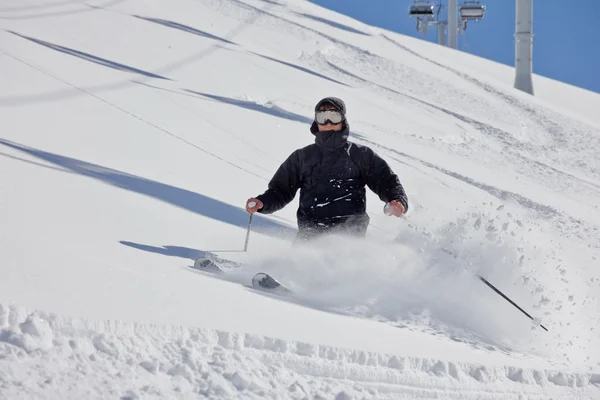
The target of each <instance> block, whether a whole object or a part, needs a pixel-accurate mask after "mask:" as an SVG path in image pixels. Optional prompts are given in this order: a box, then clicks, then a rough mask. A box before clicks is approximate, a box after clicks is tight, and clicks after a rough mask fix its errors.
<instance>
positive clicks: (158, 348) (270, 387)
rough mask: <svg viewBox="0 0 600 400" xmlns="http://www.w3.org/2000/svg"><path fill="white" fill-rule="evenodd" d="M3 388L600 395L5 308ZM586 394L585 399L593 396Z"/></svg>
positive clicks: (558, 380) (568, 377) (515, 370)
mask: <svg viewBox="0 0 600 400" xmlns="http://www.w3.org/2000/svg"><path fill="white" fill-rule="evenodd" d="M0 322H1V325H0V395H2V396H5V398H10V399H17V398H28V399H50V398H62V397H69V398H82V397H84V398H88V399H93V398H106V396H109V397H111V398H119V399H122V400H125V399H139V398H223V399H228V398H231V399H233V398H243V399H246V398H247V399H259V398H267V399H276V398H290V399H304V398H312V399H330V398H336V399H351V398H378V399H388V398H390V399H391V398H406V399H409V398H411V399H435V398H444V399H490V400H493V399H522V398H527V399H544V398H548V396H551V397H552V398H556V399H560V398H569V397H568V396H570V395H572V394H573V393H576V394H578V395H579V396H581V397H580V398H589V399H592V398H593V396H595V395H599V394H600V388H599V385H600V375H597V374H588V373H573V372H563V371H560V370H538V369H526V368H520V367H513V366H509V365H507V366H499V367H489V366H485V365H477V364H468V363H454V362H446V361H444V360H435V359H419V358H411V357H402V356H397V355H388V354H378V353H370V352H365V351H359V350H345V349H341V348H336V347H331V346H320V345H314V344H309V343H302V342H294V341H285V340H281V339H275V338H269V337H264V336H260V335H252V334H243V333H228V332H220V331H214V330H206V329H199V328H186V327H174V326H159V325H147V324H140V323H136V324H134V323H125V322H118V321H105V322H100V321H86V320H83V319H74V318H65V317H58V316H56V315H52V314H46V313H42V312H36V311H29V310H25V309H22V308H17V307H14V306H6V305H0ZM586 396H587V397H586Z"/></svg>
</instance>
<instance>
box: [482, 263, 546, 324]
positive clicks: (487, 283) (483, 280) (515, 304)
mask: <svg viewBox="0 0 600 400" xmlns="http://www.w3.org/2000/svg"><path fill="white" fill-rule="evenodd" d="M477 277H478V278H479V280H480V281H481V282H483V283H485V284H486V285H487V286H488V287H489V288H490V289H492V290H493V291H494V292H496V293H498V294H499V295H500V296H502V298H504V300H506V301H508V302H509V303H510V304H512V305H513V306H515V307H516V308H517V309H518V310H519V311H521V312H522V313H523V314H525V315H527V316H528V317H529V319H530V320H532V321H535V319H534V318H533V317H532V316H531V315H529V314H528V313H527V311H525V310H523V309H522V308H521V307H519V306H518V305H517V303H515V302H514V301H512V300H511V299H509V298H508V296H506V295H505V294H504V293H502V292H501V291H500V290H499V289H498V288H497V287H495V286H494V285H492V284H491V283H490V282H489V281H488V280H487V279H485V278H484V277H483V276H481V275H477ZM540 326H541V327H542V329H544V330H545V331H546V332H548V329H547V328H546V327H545V326H544V325H542V324H540Z"/></svg>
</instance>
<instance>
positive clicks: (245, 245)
mask: <svg viewBox="0 0 600 400" xmlns="http://www.w3.org/2000/svg"><path fill="white" fill-rule="evenodd" d="M248 206H249V207H250V208H252V207H255V206H256V203H255V202H253V201H251V202H250V203H248ZM253 215H254V214H250V219H249V220H248V230H247V231H246V242H245V243H244V251H248V241H249V240H250V227H251V226H252V216H253Z"/></svg>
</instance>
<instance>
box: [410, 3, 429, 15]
mask: <svg viewBox="0 0 600 400" xmlns="http://www.w3.org/2000/svg"><path fill="white" fill-rule="evenodd" d="M434 12H435V5H434V4H433V3H432V2H430V1H415V2H414V3H413V4H411V5H410V7H409V8H408V15H409V16H410V17H433V16H434Z"/></svg>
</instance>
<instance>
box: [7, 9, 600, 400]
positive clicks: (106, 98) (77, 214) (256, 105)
mask: <svg viewBox="0 0 600 400" xmlns="http://www.w3.org/2000/svg"><path fill="white" fill-rule="evenodd" d="M511 73H512V71H511V70H510V68H507V67H505V66H500V65H498V64H495V63H492V62H489V61H486V60H482V59H478V58H476V57H472V56H470V55H468V54H463V53H459V52H454V51H450V50H448V49H444V48H439V47H437V46H435V45H432V44H429V43H424V42H421V41H418V40H416V39H412V38H407V37H404V36H401V35H397V34H394V33H391V32H386V31H383V30H380V29H376V28H373V27H369V26H366V25H363V24H360V23H358V22H356V21H353V20H351V19H348V18H346V17H343V16H340V15H338V14H335V13H333V12H330V11H328V10H325V9H323V8H320V7H318V6H315V5H313V4H311V3H309V2H305V1H301V0H289V1H285V2H283V1H280V2H276V1H271V0H244V1H241V0H240V1H233V0H200V1H191V0H176V1H172V2H169V3H168V4H167V3H165V2H159V1H140V0H129V1H123V0H119V1H92V2H86V3H81V2H51V1H47V2H17V1H6V2H4V3H3V4H2V6H0V88H1V90H0V121H2V124H1V126H2V129H1V134H0V193H1V196H0V219H1V221H2V225H1V226H2V229H0V254H1V255H2V256H1V257H0V398H10V399H13V398H60V397H61V396H62V397H64V398H81V397H85V398H106V397H117V398H191V397H194V396H195V397H209V398H340V399H344V398H449V399H454V398H456V399H471V398H472V399H483V398H488V399H504V398H507V399H513V398H514V399H517V398H527V399H529V398H532V399H535V398H592V399H593V398H600V387H599V386H600V332H599V329H600V327H599V325H598V322H599V315H600V314H599V312H600V301H599V299H598V295H597V293H598V287H599V286H600V272H598V268H597V267H598V258H599V257H600V250H599V248H600V240H599V239H600V235H599V232H598V227H599V226H600V213H598V206H599V205H600V165H599V161H598V160H600V154H599V153H600V116H599V115H598V114H597V113H593V111H594V110H597V109H598V107H600V96H599V95H597V94H593V93H591V92H586V91H582V90H580V89H577V88H573V87H570V86H567V85H564V84H562V83H559V82H555V81H551V80H548V79H544V78H540V77H536V78H535V81H534V84H535V87H536V91H537V94H538V95H537V96H536V97H531V96H527V95H525V94H523V93H520V92H518V91H515V90H514V89H512V87H511V80H512V76H511ZM330 95H334V96H338V97H341V98H343V99H344V100H345V101H346V103H347V106H348V118H349V121H350V125H351V130H352V139H353V140H355V141H356V142H357V143H360V144H366V145H369V146H371V147H372V148H373V149H374V150H376V151H377V152H378V153H379V154H380V155H382V156H383V157H384V158H385V159H386V160H387V161H388V162H389V163H390V165H391V166H392V168H393V169H394V170H395V171H396V172H397V173H398V174H399V176H400V177H401V180H402V183H403V184H404V186H405V188H406V189H407V191H408V195H409V201H410V204H411V209H410V212H409V214H408V215H407V217H406V218H403V219H394V218H389V217H386V216H385V215H383V213H382V206H383V204H381V202H380V201H379V200H378V199H377V198H376V196H374V195H372V194H370V195H369V204H368V209H369V214H370V215H371V221H372V223H371V228H370V231H369V235H368V239H367V240H365V241H359V242H354V241H352V240H349V239H341V238H335V237H333V238H327V239H324V240H323V241H322V242H321V243H319V244H318V245H316V246H315V247H314V248H312V249H305V248H298V247H291V246H290V242H291V240H292V238H293V236H294V233H295V207H296V205H297V202H296V201H295V202H294V203H293V204H291V205H290V206H288V207H287V208H286V209H284V210H283V211H281V212H279V213H277V214H275V215H273V216H268V217H265V216H256V218H255V219H254V222H253V225H252V234H251V237H250V247H249V251H248V252H247V253H241V252H239V250H240V249H241V248H242V247H243V244H244V239H245V234H246V226H247V224H248V215H247V214H246V213H245V211H244V210H243V205H244V202H245V200H246V199H247V198H248V197H251V196H254V195H256V194H259V193H261V192H262V191H263V190H264V189H265V188H266V184H267V182H268V180H269V179H270V177H271V176H272V174H273V173H274V171H275V170H276V168H277V167H278V166H279V164H280V163H281V162H282V161H283V160H284V159H285V158H286V157H287V156H288V155H289V153H291V152H292V151H293V150H295V149H296V148H298V147H301V146H305V145H307V144H309V143H310V142H311V141H312V136H311V135H310V133H309V131H308V126H309V123H310V121H311V114H312V109H313V106H314V104H315V103H316V101H318V100H319V99H320V98H322V97H325V96H330ZM332 249H336V250H332ZM217 250H233V252H223V253H221V252H217ZM236 251H237V252H236ZM205 252H215V253H218V254H219V255H221V256H223V257H229V258H233V259H236V260H239V261H243V262H245V263H246V264H247V265H248V266H247V267H245V268H242V269H239V270H232V271H229V273H228V274H227V275H225V276H214V275H210V274H204V273H200V272H198V271H196V270H193V269H191V268H190V266H191V265H192V264H193V259H195V258H196V257H198V256H199V255H201V254H203V253H205ZM259 270H262V271H266V272H270V273H272V274H273V275H274V276H277V277H278V279H280V280H281V281H283V282H285V283H286V284H287V285H289V286H290V287H292V288H294V289H295V290H296V293H295V294H294V295H293V296H289V297H287V298H281V297H277V296H271V295H265V294H262V293H258V292H256V291H253V290H251V289H249V288H248V287H247V285H248V284H249V282H250V278H251V276H252V275H253V273H254V272H257V271H259ZM474 273H478V274H480V275H482V276H484V277H486V278H487V279H489V280H490V281H492V282H493V283H494V284H496V285H497V286H498V287H499V288H501V289H502V290H503V291H504V292H505V293H506V294H507V295H509V296H510V297H511V298H513V299H514V300H515V301H516V302H517V303H518V304H520V305H521V306H523V307H524V308H525V309H526V310H528V311H529V312H531V313H532V314H533V315H534V316H535V317H536V318H539V320H538V321H537V322H538V323H539V322H542V323H543V324H544V326H546V327H548V329H549V332H545V331H543V330H541V329H539V328H537V327H535V326H534V325H532V323H531V321H529V320H528V319H527V318H526V317H525V316H524V315H522V314H520V313H519V312H518V311H517V310H515V309H514V308H513V307H512V306H510V305H509V304H508V303H506V302H505V301H504V300H502V299H501V298H500V297H499V296H497V295H496V294H495V293H493V292H492V291H491V290H490V289H489V288H487V287H486V286H484V285H483V284H481V282H479V281H477V280H476V279H475V278H474V276H473V274H474Z"/></svg>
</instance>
